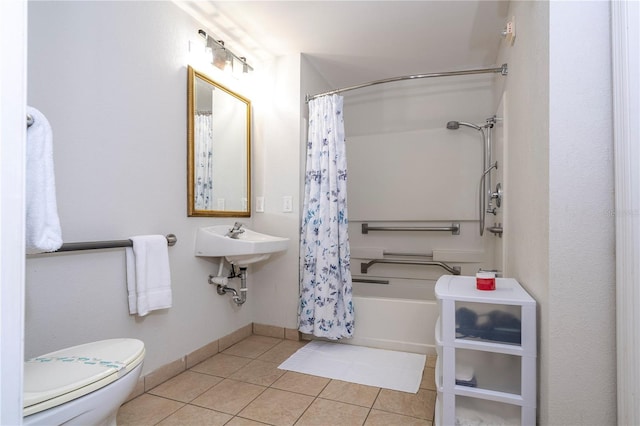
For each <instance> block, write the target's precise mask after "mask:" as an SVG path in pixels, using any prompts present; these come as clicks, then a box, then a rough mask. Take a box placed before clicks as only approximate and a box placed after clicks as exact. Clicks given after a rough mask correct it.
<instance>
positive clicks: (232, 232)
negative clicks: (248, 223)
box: [225, 222, 244, 239]
mask: <svg viewBox="0 0 640 426" xmlns="http://www.w3.org/2000/svg"><path fill="white" fill-rule="evenodd" d="M240 228H242V223H240V222H236V223H234V224H233V228H231V229H229V232H227V233H226V235H225V236H226V237H229V238H233V239H237V238H238V236H239V235H240V234H242V233H243V232H244V229H240Z"/></svg>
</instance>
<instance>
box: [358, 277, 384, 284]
mask: <svg viewBox="0 0 640 426" xmlns="http://www.w3.org/2000/svg"><path fill="white" fill-rule="evenodd" d="M351 282H354V283H370V284H387V285H388V284H389V280H372V279H369V278H351Z"/></svg>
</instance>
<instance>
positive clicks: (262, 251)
mask: <svg viewBox="0 0 640 426" xmlns="http://www.w3.org/2000/svg"><path fill="white" fill-rule="evenodd" d="M231 228H232V226H229V225H215V226H207V227H205V228H200V229H198V233H197V234H196V256H205V257H224V258H226V259H227V261H229V262H230V263H232V264H234V265H237V266H240V267H246V266H247V265H249V264H251V263H255V262H260V261H263V260H266V259H268V258H269V256H271V254H273V253H277V252H279V251H284V250H286V249H287V245H288V244H289V239H288V238H281V237H274V236H272V235H267V234H261V233H259V232H255V231H252V230H250V229H247V228H241V229H242V230H244V232H242V233H241V234H238V235H237V236H236V237H235V238H231V237H230V236H228V235H227V234H228V233H229V230H230V229H231Z"/></svg>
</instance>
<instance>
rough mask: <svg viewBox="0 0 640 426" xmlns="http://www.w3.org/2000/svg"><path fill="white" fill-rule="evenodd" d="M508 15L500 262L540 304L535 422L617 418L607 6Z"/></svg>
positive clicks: (516, 5) (553, 7)
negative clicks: (511, 21)
mask: <svg viewBox="0 0 640 426" xmlns="http://www.w3.org/2000/svg"><path fill="white" fill-rule="evenodd" d="M509 16H515V19H516V31H517V34H516V41H515V45H514V46H513V47H508V46H507V44H506V43H503V46H502V48H501V58H503V59H504V60H503V62H508V63H509V76H508V78H507V81H506V93H505V103H506V106H505V115H506V120H505V122H506V126H507V129H506V141H505V144H506V149H507V151H506V152H507V153H506V155H507V161H508V170H507V175H506V177H505V181H506V182H507V183H508V190H507V191H506V193H505V200H506V203H505V204H506V207H505V209H506V212H507V224H506V226H505V236H504V243H505V253H506V259H505V262H506V267H505V270H506V273H507V274H509V275H510V276H513V277H515V278H516V279H518V280H519V281H520V282H521V283H522V284H523V285H524V286H525V287H526V288H527V290H529V291H530V292H531V293H532V295H533V296H534V298H535V299H536V300H537V301H538V304H539V308H538V314H539V317H538V319H539V322H538V327H539V351H538V354H539V369H540V371H539V392H538V394H539V418H538V421H539V423H540V424H549V425H561V424H583V425H602V424H615V423H616V414H615V323H614V311H615V302H614V274H613V263H614V252H613V236H614V227H613V218H612V215H611V214H608V212H610V209H611V208H612V201H613V191H612V188H613V170H612V159H611V148H612V140H611V137H612V135H611V97H610V71H609V68H610V45H609V5H608V3H607V2H586V3H585V2H579V3H574V2H569V3H565V2H512V3H511V10H510V13H509ZM568 22H570V23H571V25H567V23H568Z"/></svg>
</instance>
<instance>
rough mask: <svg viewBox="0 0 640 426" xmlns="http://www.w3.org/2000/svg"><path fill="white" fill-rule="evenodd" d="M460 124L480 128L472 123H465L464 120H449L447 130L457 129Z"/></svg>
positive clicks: (480, 128)
mask: <svg viewBox="0 0 640 426" xmlns="http://www.w3.org/2000/svg"><path fill="white" fill-rule="evenodd" d="M460 126H467V127H471V128H472V129H476V130H482V127H480V126H477V125H475V124H473V123H465V122H464V121H449V122H448V123H447V129H449V130H458V129H459V128H460Z"/></svg>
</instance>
